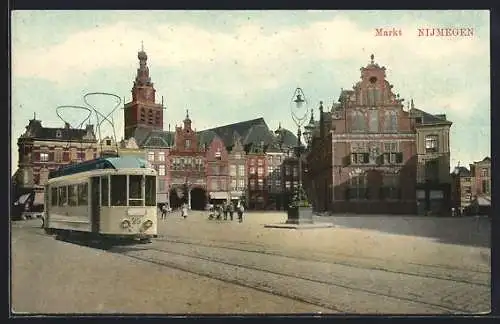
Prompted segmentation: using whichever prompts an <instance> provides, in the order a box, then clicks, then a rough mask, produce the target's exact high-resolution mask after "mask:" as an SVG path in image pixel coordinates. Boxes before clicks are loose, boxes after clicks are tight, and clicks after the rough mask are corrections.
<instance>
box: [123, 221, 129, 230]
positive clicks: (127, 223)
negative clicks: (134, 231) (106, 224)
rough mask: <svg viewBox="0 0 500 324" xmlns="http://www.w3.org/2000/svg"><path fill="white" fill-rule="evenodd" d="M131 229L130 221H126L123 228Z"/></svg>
mask: <svg viewBox="0 0 500 324" xmlns="http://www.w3.org/2000/svg"><path fill="white" fill-rule="evenodd" d="M129 227H130V222H129V221H128V220H124V221H123V222H122V228H124V229H127V228H129Z"/></svg>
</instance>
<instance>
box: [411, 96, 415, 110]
mask: <svg viewBox="0 0 500 324" xmlns="http://www.w3.org/2000/svg"><path fill="white" fill-rule="evenodd" d="M410 107H411V109H414V108H415V105H414V104H413V98H411V100H410Z"/></svg>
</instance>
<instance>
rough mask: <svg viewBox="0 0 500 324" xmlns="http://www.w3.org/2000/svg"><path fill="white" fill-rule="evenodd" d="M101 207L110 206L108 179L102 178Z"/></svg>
mask: <svg viewBox="0 0 500 324" xmlns="http://www.w3.org/2000/svg"><path fill="white" fill-rule="evenodd" d="M101 206H109V183H108V177H107V176H103V177H101Z"/></svg>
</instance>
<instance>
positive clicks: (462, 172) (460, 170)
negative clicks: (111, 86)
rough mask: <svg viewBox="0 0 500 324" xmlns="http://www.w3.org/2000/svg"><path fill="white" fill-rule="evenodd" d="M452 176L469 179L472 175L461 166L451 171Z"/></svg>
mask: <svg viewBox="0 0 500 324" xmlns="http://www.w3.org/2000/svg"><path fill="white" fill-rule="evenodd" d="M453 174H454V175H458V176H459V177H470V176H471V175H472V174H471V172H470V171H469V169H467V168H466V167H463V166H458V167H456V168H455V170H453Z"/></svg>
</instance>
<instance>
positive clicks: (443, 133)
mask: <svg viewBox="0 0 500 324" xmlns="http://www.w3.org/2000/svg"><path fill="white" fill-rule="evenodd" d="M410 115H411V117H412V122H413V125H414V128H415V132H416V147H417V192H416V197H417V213H418V214H419V215H427V214H430V215H445V214H448V213H449V211H450V208H451V206H450V202H451V177H450V127H451V125H452V123H451V122H450V121H448V120H447V119H446V115H444V114H438V115H432V114H429V113H426V112H425V111H422V110H420V109H416V108H415V107H414V103H413V100H411V106H410Z"/></svg>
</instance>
